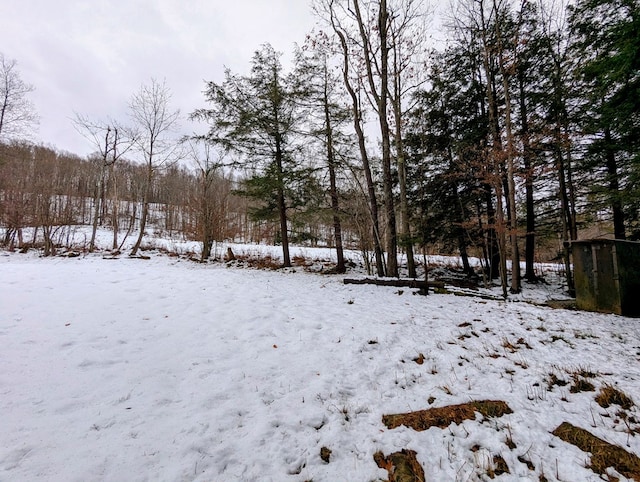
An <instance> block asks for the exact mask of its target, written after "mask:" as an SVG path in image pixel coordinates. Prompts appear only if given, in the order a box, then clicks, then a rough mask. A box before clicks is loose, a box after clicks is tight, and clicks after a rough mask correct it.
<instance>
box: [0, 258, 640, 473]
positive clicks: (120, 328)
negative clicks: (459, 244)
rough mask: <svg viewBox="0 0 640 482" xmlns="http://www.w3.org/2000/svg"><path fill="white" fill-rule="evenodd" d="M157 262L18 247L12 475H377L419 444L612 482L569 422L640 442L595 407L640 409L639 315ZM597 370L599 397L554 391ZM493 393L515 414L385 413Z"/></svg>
mask: <svg viewBox="0 0 640 482" xmlns="http://www.w3.org/2000/svg"><path fill="white" fill-rule="evenodd" d="M184 249H185V251H188V250H189V249H191V248H184ZM224 249H225V250H226V248H224ZM236 249H238V248H237V247H236ZM244 249H250V248H249V247H246V248H244ZM255 249H256V252H258V251H260V250H262V249H263V248H258V247H255ZM265 249H266V248H265ZM220 250H221V252H222V247H220ZM263 251H264V250H263ZM145 254H149V255H150V258H151V259H149V260H142V259H129V258H127V257H126V256H123V257H121V258H119V259H103V258H102V255H100V254H94V255H85V256H80V257H77V258H62V257H55V258H38V257H37V255H36V254H34V253H33V252H31V253H27V254H17V253H0V285H1V286H2V290H1V291H0V347H1V350H0V366H2V370H1V371H0V414H1V415H0V417H1V420H2V428H1V430H0V480H1V481H14V480H15V481H32V480H37V481H86V480H101V481H123V480H127V481H147V480H149V481H186V480H189V481H191V480H193V481H212V480H216V481H218V480H221V481H222V480H224V481H289V480H290V481H292V482H298V481H300V482H302V481H306V480H311V479H312V480H313V481H315V482H318V481H373V480H383V479H387V478H388V475H387V473H386V471H384V470H382V469H379V468H378V467H377V466H376V464H375V462H374V460H373V454H374V453H375V452H377V451H382V452H383V453H385V454H389V453H392V452H396V451H399V450H402V449H405V448H406V449H412V450H415V451H416V452H417V454H418V460H419V462H420V463H421V464H422V466H423V467H424V469H425V472H426V474H427V480H435V481H466V480H487V475H486V469H487V467H488V465H489V464H490V460H491V459H492V457H493V455H495V454H501V455H502V456H503V457H504V459H505V460H506V462H507V464H508V466H509V468H510V471H511V473H510V474H504V475H502V476H499V477H498V479H497V480H538V479H539V476H540V474H542V473H544V475H545V477H546V478H547V479H548V480H550V481H553V480H563V481H568V480H571V481H576V480H582V481H595V480H602V479H601V478H600V476H599V475H597V474H595V473H594V472H592V471H591V470H590V469H588V468H586V466H587V465H588V460H589V456H588V454H585V453H583V452H582V451H580V450H579V449H578V448H576V447H573V446H572V445H569V444H567V443H565V442H563V441H561V440H560V439H558V438H556V437H555V436H553V435H552V434H551V433H550V432H551V431H553V430H554V429H555V428H556V427H557V426H558V425H559V424H560V423H562V422H564V421H568V422H571V423H572V424H574V425H577V426H579V427H582V428H585V429H587V430H589V431H590V432H592V433H593V434H594V435H596V436H598V437H600V438H603V439H605V440H607V441H608V442H611V443H614V444H616V445H619V446H621V447H623V448H625V449H626V450H628V451H630V452H633V453H635V454H640V436H639V435H638V434H634V435H635V436H634V435H632V434H630V433H629V432H630V431H629V430H628V429H627V428H628V427H627V425H626V424H625V423H624V422H623V421H621V420H620V417H619V416H616V412H618V411H620V407H617V406H615V405H613V406H611V407H609V408H607V409H604V408H602V407H600V406H599V405H598V404H597V403H596V402H595V401H594V397H595V395H596V394H597V393H598V390H599V388H600V387H601V386H603V385H604V384H612V385H615V386H616V387H617V388H618V389H619V390H621V391H623V392H624V393H626V394H627V395H629V396H631V397H632V398H633V399H634V400H635V402H636V403H640V321H639V320H637V319H629V318H624V317H619V316H615V315H606V314H596V313H585V312H577V311H569V310H561V309H555V310H554V309H551V308H547V307H544V306H539V305H535V304H531V303H528V302H526V301H525V299H526V295H525V296H524V297H521V298H518V299H517V300H512V301H507V302H505V301H494V300H487V299H481V298H477V297H463V296H453V295H451V294H430V295H429V296H426V297H425V296H418V295H415V293H414V291H415V290H411V289H404V290H402V289H398V288H390V287H376V286H370V285H358V286H354V285H344V284H343V283H342V277H340V276H326V275H322V274H316V273H308V272H305V271H304V270H302V269H300V268H298V269H289V270H279V271H263V270H254V269H243V268H240V267H227V266H226V265H225V264H223V263H211V264H198V263H194V262H192V261H189V260H187V259H185V257H169V256H167V255H164V254H161V253H160V252H158V251H150V252H145ZM298 254H300V255H305V256H308V257H315V256H321V251H320V250H319V251H312V250H310V249H306V250H301V251H300V253H298ZM324 255H325V256H329V255H328V254H327V251H326V250H325V251H324ZM529 291H530V292H532V291H534V290H531V289H529ZM538 293H539V292H538ZM531 296H532V298H536V299H538V298H545V297H550V296H551V294H550V293H544V292H543V293H542V294H541V295H540V294H539V295H536V296H534V295H531ZM511 346H512V347H513V349H512V348H509V347H511ZM420 353H422V354H423V355H424V357H425V361H424V363H423V364H422V365H419V364H417V363H415V362H414V361H413V359H415V358H416V357H417V356H418V355H419V354H420ZM580 370H589V371H593V372H597V376H596V377H595V378H593V379H590V381H591V382H592V383H593V384H594V385H595V387H596V391H594V392H581V393H571V392H570V391H569V385H567V386H564V387H560V386H553V387H551V388H549V387H548V385H547V380H548V377H549V374H550V373H555V374H556V375H557V376H558V377H559V378H563V379H566V380H567V381H571V374H570V372H571V373H573V372H577V371H580ZM430 397H434V399H435V400H432V404H430V403H429V399H430ZM484 399H493V400H503V401H505V402H507V403H508V404H509V406H510V407H511V409H512V410H513V413H512V414H510V415H505V416H503V417H501V418H495V419H487V420H483V419H482V417H481V416H480V415H478V416H477V418H476V420H471V421H466V422H464V423H463V424H461V425H455V424H452V425H450V426H449V427H448V428H446V429H440V428H436V427H433V428H430V429H429V430H426V431H423V432H416V431H414V430H412V429H410V428H406V427H400V428H396V429H393V430H388V429H387V428H386V427H385V426H384V425H383V424H382V421H381V420H382V416H383V415H384V414H391V413H401V412H408V411H413V410H421V409H427V408H431V407H443V406H447V405H451V404H457V403H465V402H468V401H471V400H484ZM628 413H629V416H630V417H631V419H632V418H633V417H635V419H638V418H640V410H638V408H637V407H634V408H632V409H631V410H629V411H628ZM629 427H630V428H631V429H637V428H638V427H639V426H638V424H636V425H634V423H633V422H630V426H629ZM508 437H511V438H512V439H513V442H514V443H515V444H516V448H515V449H513V450H512V449H509V448H508V447H507V445H506V443H505V442H506V440H507V438H508ZM325 446H326V447H328V448H329V449H331V451H332V454H331V460H330V463H325V462H323V461H322V460H321V458H320V449H321V448H322V447H325ZM474 446H479V447H480V449H479V450H475V449H476V448H477V447H476V448H474ZM472 448H474V450H475V451H472V450H471V449H472ZM519 456H520V457H521V458H524V459H527V460H530V461H531V462H532V463H533V464H534V465H535V470H533V471H532V470H529V469H528V468H527V466H526V465H525V464H524V463H523V462H521V461H520V460H519V459H518V457H519ZM611 473H612V474H613V473H615V472H611ZM621 480H626V479H624V477H623V478H621Z"/></svg>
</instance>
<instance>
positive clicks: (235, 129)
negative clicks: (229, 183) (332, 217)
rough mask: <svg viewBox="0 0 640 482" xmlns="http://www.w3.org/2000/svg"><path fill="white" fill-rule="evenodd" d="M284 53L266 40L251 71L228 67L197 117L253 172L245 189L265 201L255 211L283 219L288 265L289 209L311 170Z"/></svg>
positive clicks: (286, 263) (287, 262) (215, 140)
mask: <svg viewBox="0 0 640 482" xmlns="http://www.w3.org/2000/svg"><path fill="white" fill-rule="evenodd" d="M280 56H281V54H280V53H278V52H276V51H275V50H274V49H273V47H272V46H271V45H269V44H265V45H263V46H262V48H261V49H260V50H258V51H256V52H255V54H254V56H253V60H252V66H251V73H250V74H249V75H248V76H241V75H236V74H233V73H232V72H231V71H229V70H227V71H226V73H225V81H224V82H223V83H221V84H216V83H215V82H209V83H208V84H207V89H206V91H205V97H206V99H207V101H208V102H209V103H210V104H212V107H211V108H210V109H200V110H197V111H195V112H194V113H193V114H192V118H196V119H201V120H206V121H208V122H209V123H210V125H211V128H210V130H209V133H208V135H207V136H206V138H207V140H208V141H209V142H212V143H214V144H217V145H219V146H222V147H223V148H225V149H227V150H228V151H231V152H235V153H237V154H239V155H240V161H239V162H241V163H242V164H243V165H244V166H245V167H247V168H248V169H249V171H250V172H251V173H252V177H251V178H250V179H248V180H247V182H246V184H245V186H244V189H243V192H244V193H245V194H246V195H248V196H251V197H254V198H257V199H260V200H261V201H262V203H263V204H262V205H261V206H260V207H259V208H258V209H256V210H255V211H254V213H253V214H254V216H256V217H260V218H264V219H270V218H277V219H278V221H279V225H280V233H279V238H280V239H279V241H280V242H281V243H282V252H283V261H284V266H291V257H290V255H289V228H288V222H289V217H288V209H289V208H291V207H294V203H295V204H297V203H298V202H301V201H300V199H301V198H300V196H297V194H298V193H300V192H301V189H300V181H303V180H305V179H308V176H305V175H303V173H301V171H300V167H299V165H298V164H297V163H296V159H295V154H296V152H297V151H298V146H297V145H296V133H297V128H298V127H299V126H300V125H301V122H302V121H301V118H300V113H301V112H300V108H299V105H300V104H299V102H298V100H299V97H300V95H301V93H300V92H299V91H298V90H297V89H296V88H295V86H296V82H295V79H294V77H293V76H292V75H285V74H284V73H283V72H282V65H281V63H280Z"/></svg>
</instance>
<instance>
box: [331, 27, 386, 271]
mask: <svg viewBox="0 0 640 482" xmlns="http://www.w3.org/2000/svg"><path fill="white" fill-rule="evenodd" d="M333 29H334V31H335V33H336V35H338V38H339V39H340V44H341V46H342V54H343V69H342V75H343V80H344V84H345V87H346V89H347V91H348V92H349V96H350V97H351V102H352V111H353V127H354V130H355V131H356V136H357V138H358V148H359V150H360V158H361V160H362V168H363V170H364V173H365V179H366V181H367V193H368V197H369V214H370V216H371V225H372V230H373V246H374V253H375V258H376V272H377V274H378V276H384V275H385V268H384V261H383V258H382V246H381V243H380V225H379V215H378V200H377V198H376V188H375V184H374V183H373V176H372V174H371V166H370V165H369V156H368V154H367V147H366V140H365V135H364V130H363V129H362V119H361V114H360V101H359V99H358V95H357V94H356V92H355V90H354V89H353V86H352V85H351V80H350V79H349V47H348V44H347V40H346V38H345V35H344V33H343V32H341V31H340V30H339V29H338V27H337V26H335V25H333Z"/></svg>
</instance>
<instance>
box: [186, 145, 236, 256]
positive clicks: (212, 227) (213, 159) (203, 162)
mask: <svg viewBox="0 0 640 482" xmlns="http://www.w3.org/2000/svg"><path fill="white" fill-rule="evenodd" d="M186 144H187V150H188V157H189V158H190V159H191V161H192V162H193V164H194V167H195V170H196V173H197V176H198V181H197V182H198V188H197V189H196V191H195V193H194V194H195V196H196V197H197V198H196V199H195V204H196V206H197V207H196V212H197V213H198V214H197V217H198V222H197V225H198V237H199V238H200V240H201V241H202V254H201V258H200V260H201V261H203V262H204V261H206V260H207V259H209V257H210V256H211V248H212V246H213V242H214V241H215V240H216V238H217V237H216V235H219V233H220V231H221V230H220V224H221V219H217V218H219V216H217V214H218V213H217V212H216V211H217V209H216V208H217V206H216V204H217V203H216V201H218V199H216V196H215V194H216V193H215V192H214V191H215V190H216V185H215V180H216V178H217V177H218V171H219V169H220V168H221V167H222V165H223V162H222V155H221V154H220V153H214V152H212V150H213V147H212V145H211V144H210V143H208V142H197V141H196V140H193V139H189V140H188V141H187V143H186ZM216 154H217V155H216ZM227 191H228V190H227ZM225 194H228V192H227V193H225Z"/></svg>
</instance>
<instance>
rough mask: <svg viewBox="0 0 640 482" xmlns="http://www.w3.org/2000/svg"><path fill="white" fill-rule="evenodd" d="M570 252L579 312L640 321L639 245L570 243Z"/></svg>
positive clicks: (599, 241)
mask: <svg viewBox="0 0 640 482" xmlns="http://www.w3.org/2000/svg"><path fill="white" fill-rule="evenodd" d="M571 252H572V254H573V276H574V282H575V288H576V304H577V306H578V308H579V309H582V310H589V311H600V312H604V313H616V314H618V315H622V316H633V317H640V242H636V241H622V240H617V239H615V240H614V239H591V240H584V241H573V242H572V243H571Z"/></svg>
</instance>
